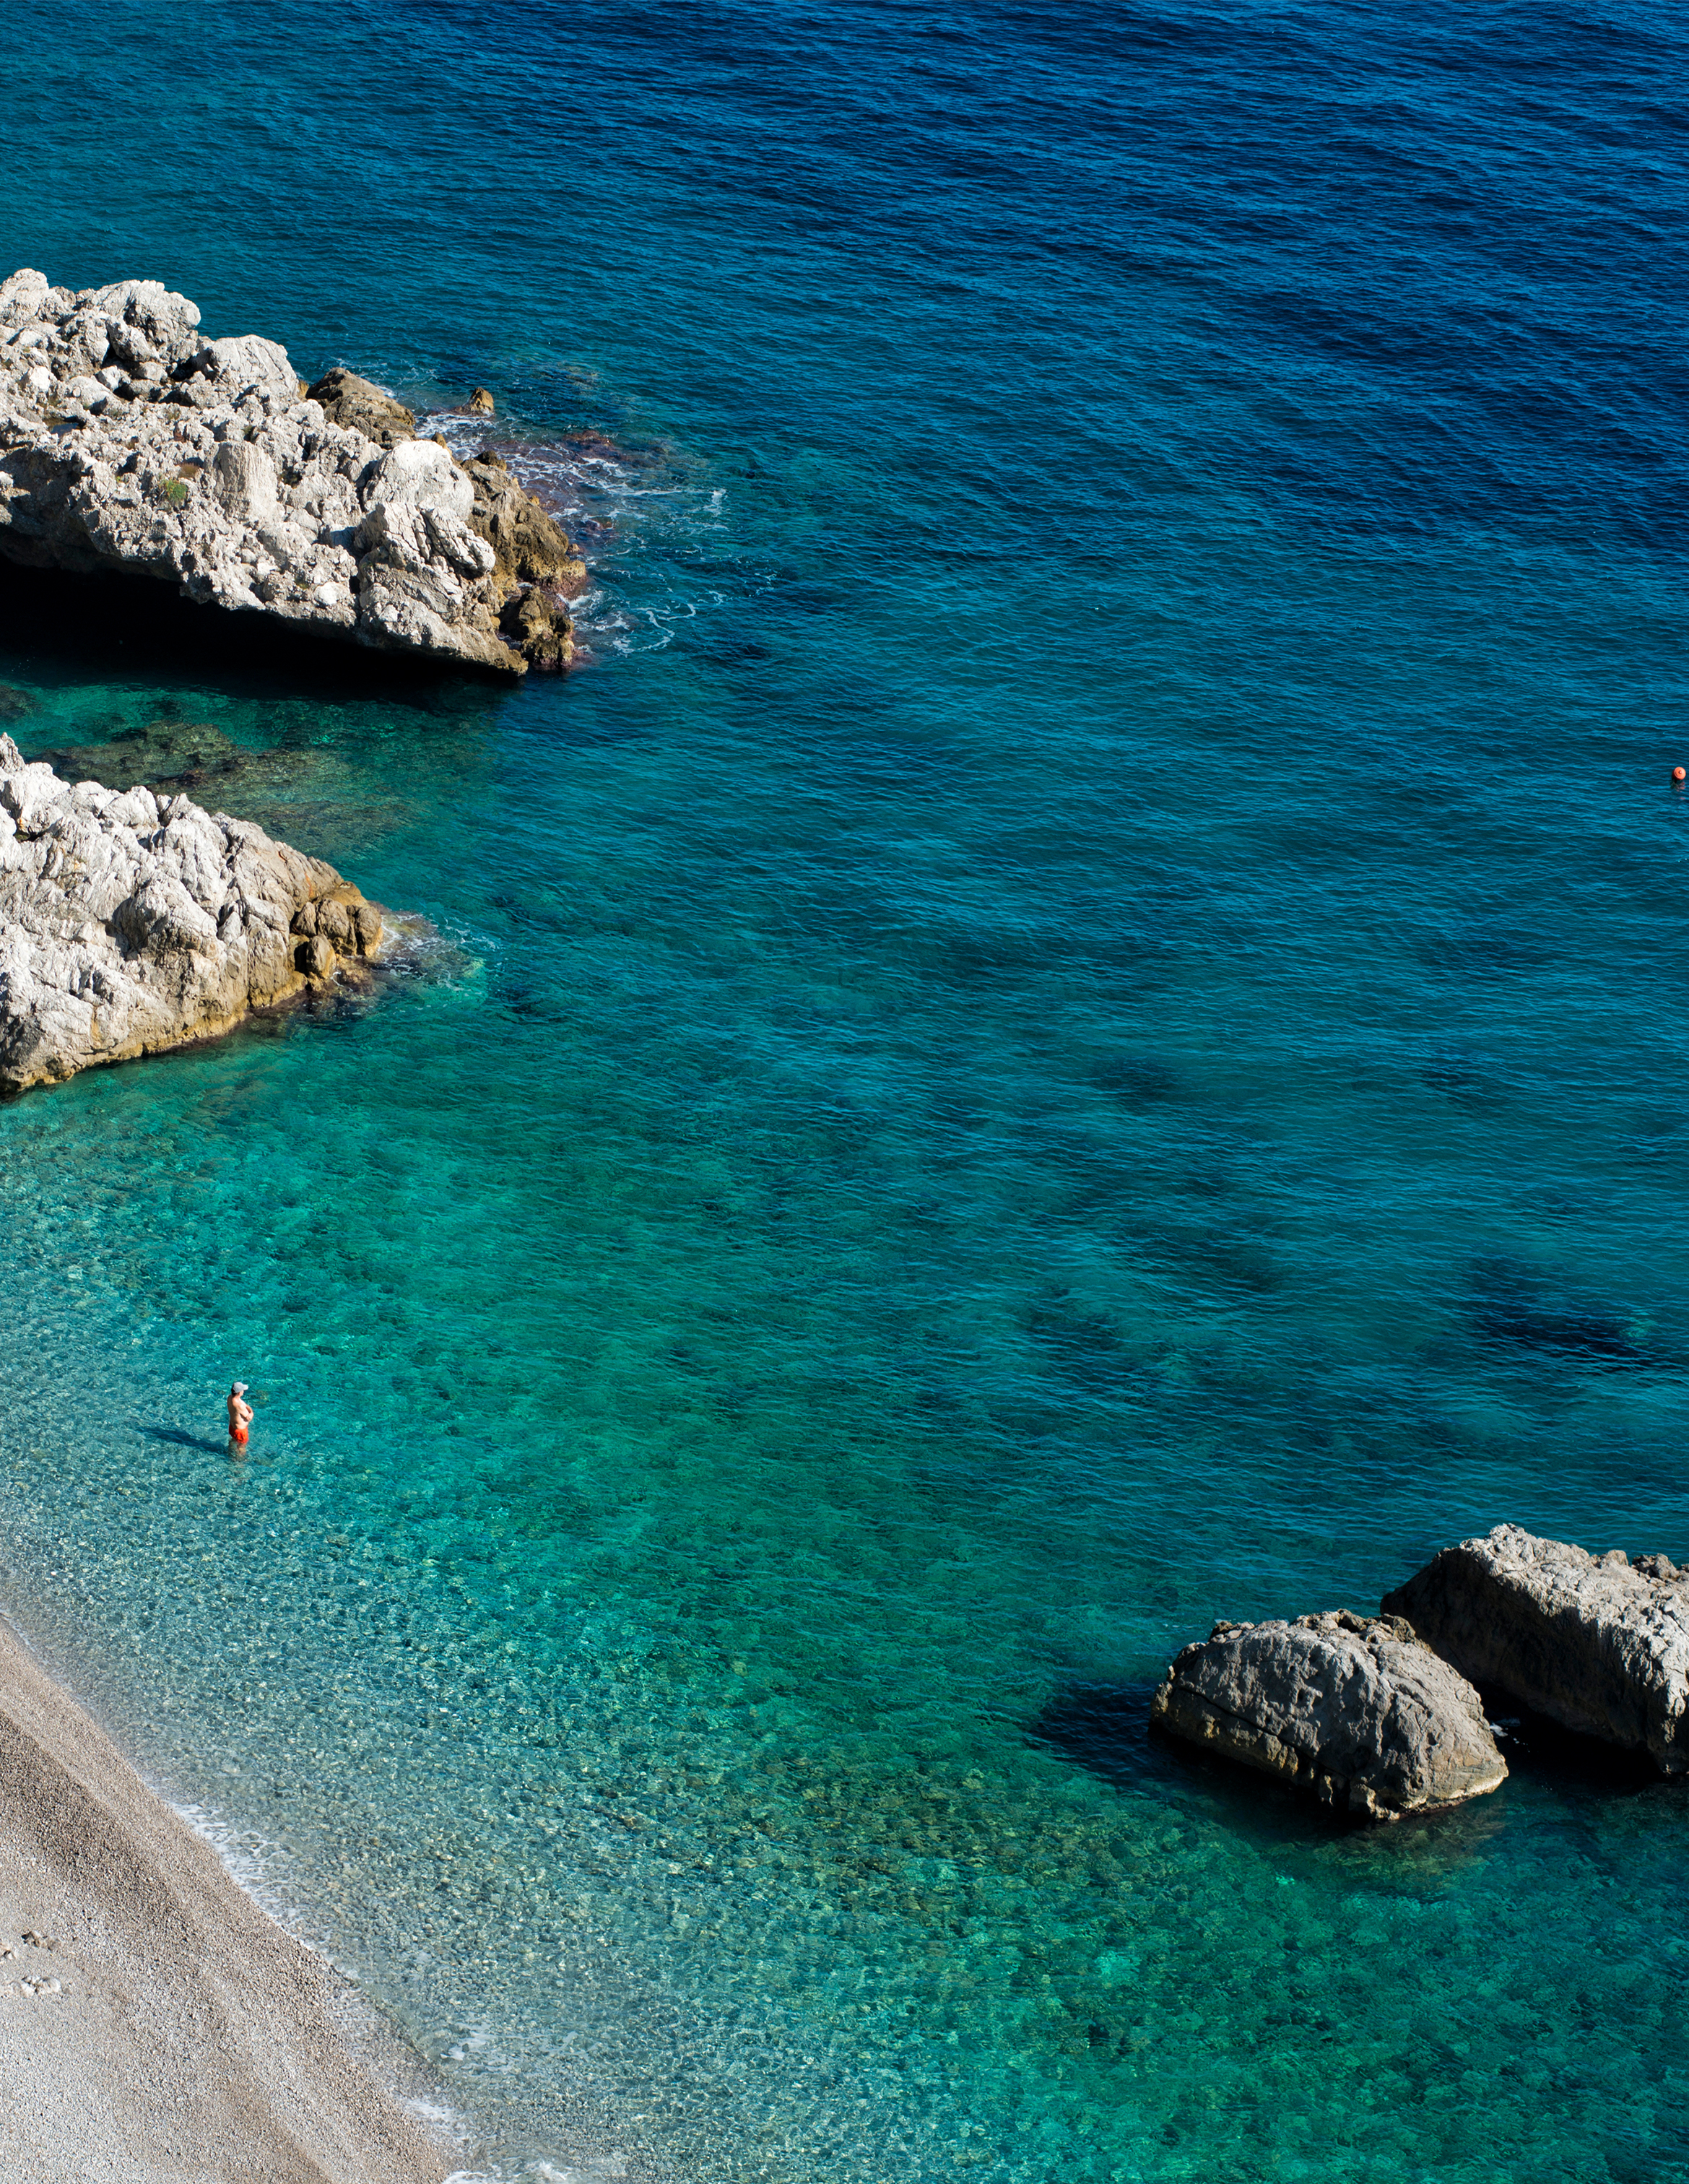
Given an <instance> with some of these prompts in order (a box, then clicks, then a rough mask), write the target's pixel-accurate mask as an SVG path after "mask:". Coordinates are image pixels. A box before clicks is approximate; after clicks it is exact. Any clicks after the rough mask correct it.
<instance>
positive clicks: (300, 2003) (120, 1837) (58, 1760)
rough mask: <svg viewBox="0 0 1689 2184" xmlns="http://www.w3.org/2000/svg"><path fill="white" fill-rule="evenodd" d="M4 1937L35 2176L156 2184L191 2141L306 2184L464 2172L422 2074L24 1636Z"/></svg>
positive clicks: (2, 1877) (12, 2038)
mask: <svg viewBox="0 0 1689 2184" xmlns="http://www.w3.org/2000/svg"><path fill="white" fill-rule="evenodd" d="M5 1621H6V1623H7V1624H10V1623H11V1619H10V1617H9V1616H8V1617H6V1618H5ZM7 1914H10V1915H9V1917H8V1916H7ZM0 1922H3V1925H9V1926H13V1927H14V1928H15V1929H16V1931H12V1932H6V1931H3V1925H0V1942H3V1943H4V1945H5V1954H4V1958H3V1959H0V2040H3V2043H4V2046H5V2048H7V2050H8V2055H7V2064H6V2074H7V2086H8V2105H9V2110H10V2122H9V2126H8V2153H11V2154H13V2155H14V2157H15V2156H20V2155H22V2156H25V2157H26V2158H31V2159H34V2160H35V2161H36V2163H37V2164H38V2165H41V2167H42V2173H43V2174H53V2175H57V2174H59V2173H60V2171H61V2170H69V2169H70V2168H71V2167H73V2166H74V2168H75V2173H76V2174H77V2175H78V2176H87V2177H90V2178H98V2179H103V2178H104V2177H105V2176H107V2175H108V2174H111V2175H114V2176H115V2175H119V2174H120V2175H121V2176H124V2177H133V2178H136V2179H137V2181H138V2184H148V2180H151V2179H153V2178H158V2179H163V2178H164V2177H166V2176H170V2177H174V2176H177V2175H178V2174H180V2160H179V2156H180V2154H181V2152H183V2151H184V2150H185V2149H184V2148H183V2145H182V2142H183V2140H184V2138H186V2139H187V2140H188V2141H190V2142H192V2146H193V2148H194V2149H195V2151H196V2153H197V2154H198V2157H199V2159H201V2160H202V2161H205V2162H207V2163H208V2164H210V2163H215V2164H216V2165H223V2164H228V2165H231V2168H232V2169H233V2170H235V2171H236V2172H238V2173H244V2171H245V2170H247V2169H248V2168H250V2167H252V2166H253V2165H263V2167H264V2173H265V2174H266V2175H270V2176H276V2177H277V2178H281V2177H287V2178H298V2179H300V2180H302V2184H303V2180H304V2179H306V2178H310V2179H318V2178H321V2180H323V2184H439V2180H441V2179H442V2178H443V2177H444V2176H445V2174H446V2172H447V2170H448V2169H449V2168H454V2167H456V2166H458V2164H457V2162H456V2161H455V2160H454V2159H453V2158H451V2149H450V2148H449V2141H448V2140H447V2139H446V2138H445V2137H443V2135H442V2131H441V2128H440V2126H441V2125H442V2124H443V2123H444V2122H445V2121H446V2120H447V2117H446V2112H445V2111H444V2110H443V2108H442V2106H441V2104H440V2103H438V2100H437V2099H432V2098H430V2096H431V2094H432V2092H433V2088H432V2084H431V2081H429V2079H428V2077H427V2075H426V2073H425V2072H424V2071H423V2070H421V2067H420V2065H419V2064H418V2063H417V2061H416V2059H415V2058H414V2057H412V2056H410V2054H409V2053H407V2052H405V2051H404V2049H403V2048H401V2046H400V2044H399V2042H397V2041H396V2040H395V2039H394V2038H393V2036H391V2034H390V2033H389V2032H388V2031H387V2028H386V2027H385V2026H384V2025H383V2024H382V2022H381V2020H379V2019H378V2018H377V2017H376V2015H375V2014H374V2013H372V2012H371V2011H369V2010H368V2009H367V2008H365V2007H364V2006H362V2005H361V2004H360V2001H359V1998H358V1997H357V1996H356V1994H355V1990H354V1988H353V1986H352V1985H351V1984H350V1982H348V1981H344V1980H342V1979H338V1978H337V1977H336V1976H335V1975H333V1974H332V1972H331V1970H329V1968H328V1966H327V1965H326V1964H325V1963H324V1962H323V1960H322V1959H321V1957H320V1956H318V1955H317V1954H316V1953H315V1952H313V1951H310V1950H309V1949H308V1948H306V1947H304V1945H303V1944H302V1943H301V1942H299V1941H298V1938H297V1937H296V1936H293V1934H291V1933H289V1932H288V1931H287V1929H286V1928H285V1927H284V1926H283V1925H281V1924H279V1923H278V1922H277V1921H276V1919H274V1918H273V1917H271V1916H270V1914H269V1913H267V1912H266V1911H265V1909H264V1908H262V1906H261V1905H260V1904H259V1903H258V1902H257V1900H256V1899H255V1898H254V1896H253V1895H252V1894H251V1893H250V1892H248V1891H246V1890H243V1889H242V1888H241V1887H239V1886H238V1885H237V1881H236V1880H235V1879H234V1877H233V1876H232V1875H231V1873H230V1872H229V1869H228V1867H227V1864H226V1861H225V1860H223V1859H221V1858H219V1856H218V1854H217V1852H216V1850H215V1847H214V1845H213V1844H212V1843H211V1842H210V1841H209V1840H207V1838H206V1836H205V1835H204V1834H203V1832H201V1831H199V1830H195V1829H194V1828H193V1827H192V1825H190V1824H189V1822H188V1821H187V1819H185V1818H184V1817H183V1815H181V1814H180V1813H178V1812H176V1810H174V1809H173V1808H171V1807H170V1806H169V1805H168V1804H166V1803H164V1802H163V1801H162V1800H161V1799H160V1798H159V1797H158V1795H157V1793H156V1792H155V1791H153V1789H152V1788H151V1787H150V1786H148V1784H147V1783H146V1782H145V1780H143V1779H142V1776H141V1775H139V1774H137V1772H136V1771H135V1770H134V1769H133V1768H132V1767H131V1765H130V1764H129V1763H128V1762H127V1760H125V1758H123V1757H122V1755H121V1754H120V1752H119V1751H118V1750H117V1749H116V1747H114V1745H113V1744H112V1743H111V1741H110V1740H109V1738H108V1737H107V1736H106V1735H105V1733H104V1732H103V1730H101V1729H100V1728H99V1727H98V1724H96V1723H95V1721H94V1720H93V1719H92V1717H91V1716H90V1715H89V1714H88V1713H86V1710H85V1709H84V1708H81V1706H80V1705H79V1704H78V1703H77V1702H76V1701H75V1699H74V1698H73V1697H71V1695H70V1692H69V1691H67V1690H66V1689H65V1688H64V1685H62V1684H61V1683H59V1681H58V1680H55V1679H54V1678H53V1677H52V1676H51V1675H49V1674H47V1670H46V1669H44V1668H43V1667H42V1664H41V1663H40V1661H39V1660H38V1659H37V1658H36V1656H35V1654H34V1652H33V1650H32V1649H31V1647H30V1646H28V1644H27V1643H26V1642H25V1640H24V1639H23V1638H22V1637H21V1636H20V1635H18V1633H17V1631H16V1628H15V1626H13V1627H10V1628H0ZM67 2101H68V2102H69V2103H70V2104H72V2106H73V2108H74V2111H75V2114H74V2120H73V2121H72V2122H71V2123H70V2126H69V2129H68V2131H67V2128H66V2126H65V2124H64V2121H63V2120H62V2117H63V2110H64V2105H65V2103H67ZM425 2117H426V2118H427V2119H428V2122H427V2123H426V2125H425V2123H424V2122H423V2119H424V2118H425ZM114 2164H115V2165H118V2166H114Z"/></svg>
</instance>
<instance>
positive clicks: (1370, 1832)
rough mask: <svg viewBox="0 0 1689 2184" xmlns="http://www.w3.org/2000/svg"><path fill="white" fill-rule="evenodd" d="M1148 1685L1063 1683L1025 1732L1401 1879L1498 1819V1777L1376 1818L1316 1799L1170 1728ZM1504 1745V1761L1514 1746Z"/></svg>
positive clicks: (1066, 1754) (1265, 1837)
mask: <svg viewBox="0 0 1689 2184" xmlns="http://www.w3.org/2000/svg"><path fill="white" fill-rule="evenodd" d="M1156 1691H1157V1685H1156V1684H1155V1683H1151V1682H1131V1683H1122V1684H1096V1683H1079V1682H1075V1683H1071V1684H1068V1685H1066V1686H1064V1688H1062V1690H1061V1691H1057V1692H1056V1694H1055V1696H1054V1697H1052V1698H1051V1700H1050V1702H1048V1704H1047V1705H1046V1706H1045V1708H1044V1711H1043V1713H1041V1714H1040V1716H1039V1717H1038V1719H1037V1721H1036V1722H1035V1723H1034V1724H1033V1726H1032V1728H1031V1730H1029V1731H1028V1741H1029V1742H1031V1743H1032V1744H1034V1745H1035V1746H1037V1747H1040V1748H1041V1749H1042V1750H1044V1751H1045V1752H1052V1753H1054V1754H1055V1755H1056V1757H1057V1758H1062V1759H1065V1760H1067V1761H1069V1762H1071V1763H1073V1764H1074V1765H1075V1766H1079V1767H1082V1768H1083V1769H1084V1770H1085V1772H1086V1773H1087V1774H1090V1775H1095V1777H1097V1779H1098V1780H1101V1781H1104V1782H1106V1783H1108V1784H1109V1785H1110V1786H1112V1788H1114V1789H1117V1790H1119V1791H1125V1792H1135V1793H1136V1794H1137V1795H1139V1796H1140V1797H1153V1798H1155V1799H1156V1800H1157V1802H1163V1803H1165V1804H1167V1805H1168V1807H1169V1808H1176V1807H1181V1806H1182V1807H1184V1808H1185V1809H1186V1810H1189V1809H1190V1808H1191V1807H1192V1805H1193V1804H1195V1805H1196V1806H1198V1807H1200V1808H1201V1810H1202V1812H1203V1814H1204V1815H1205V1817H1206V1818H1207V1819H1209V1820H1211V1821H1212V1822H1213V1823H1214V1824H1215V1825H1217V1826H1218V1827H1222V1828H1224V1829H1225V1830H1227V1831H1228V1832H1229V1833H1230V1834H1233V1835H1235V1836H1239V1837H1240V1838H1242V1839H1243V1840H1245V1841H1248V1842H1250V1843H1251V1844H1253V1846H1254V1847H1256V1848H1257V1849H1258V1850H1262V1851H1272V1852H1277V1853H1282V1852H1284V1851H1285V1850H1286V1849H1290V1848H1294V1847H1297V1846H1302V1847H1307V1848H1309V1849H1311V1850H1319V1849H1321V1848H1322V1847H1324V1848H1325V1849H1328V1850H1329V1849H1332V1848H1341V1850H1342V1851H1343V1853H1345V1854H1346V1855H1352V1856H1357V1857H1363V1858H1367V1859H1368V1861H1370V1862H1373V1863H1375V1862H1376V1861H1377V1860H1379V1859H1382V1860H1384V1861H1385V1864H1384V1865H1383V1866H1382V1867H1381V1868H1380V1871H1381V1872H1382V1873H1384V1874H1385V1875H1386V1876H1389V1875H1396V1877H1397V1878H1399V1879H1400V1880H1402V1883H1403V1884H1404V1885H1407V1884H1408V1883H1410V1882H1417V1881H1421V1880H1437V1879H1440V1878H1441V1876H1442V1875H1444V1874H1445V1873H1446V1872H1447V1870H1449V1869H1451V1868H1452V1867H1456V1866H1459V1865H1462V1864H1464V1863H1466V1861H1467V1860H1468V1859H1469V1858H1470V1857H1472V1856H1473V1855H1474V1853H1476V1851H1477V1849H1478V1848H1479V1847H1480V1844H1481V1843H1482V1842H1483V1841H1484V1840H1485V1839H1486V1837H1487V1836H1489V1835H1491V1834H1492V1833H1493V1832H1494V1831H1495V1829H1496V1828H1497V1826H1499V1825H1502V1819H1501V1814H1500V1810H1499V1805H1498V1800H1499V1798H1500V1797H1504V1796H1505V1794H1506V1785H1505V1784H1503V1785H1502V1790H1501V1791H1499V1792H1497V1794H1496V1795H1495V1796H1492V1797H1486V1798H1480V1799H1475V1800H1474V1801H1473V1802H1471V1803H1469V1804H1465V1805H1455V1806H1448V1807H1431V1808H1427V1809H1426V1810H1424V1811H1421V1812H1413V1813H1407V1814H1402V1817H1401V1818H1400V1819H1397V1820H1396V1821H1395V1822H1394V1823H1393V1824H1392V1825H1391V1826H1389V1827H1380V1826H1379V1825H1377V1824H1376V1823H1375V1822H1374V1821H1371V1820H1368V1819H1367V1818H1366V1817H1365V1816H1364V1815H1363V1814H1357V1813H1352V1812H1349V1811H1347V1810H1346V1809H1344V1808H1341V1807H1337V1806H1333V1805H1328V1804H1324V1803H1322V1802H1321V1801H1320V1799H1319V1798H1318V1797H1317V1796H1316V1795H1315V1794H1314V1792H1313V1791H1312V1790H1307V1789H1299V1788H1297V1787H1296V1786H1295V1785H1293V1784H1291V1783H1288V1782H1282V1781H1279V1780H1274V1777H1272V1776H1271V1775H1263V1774H1257V1773H1256V1772H1255V1771H1254V1770H1252V1769H1250V1768H1247V1767H1244V1766H1240V1764H1238V1763H1236V1762H1235V1761H1234V1760H1229V1759H1225V1758H1221V1757H1219V1756H1218V1754H1215V1753H1211V1752H1203V1751H1201V1750H1198V1749H1197V1748H1196V1747H1194V1746H1191V1745H1188V1744H1185V1743H1183V1742H1181V1741H1179V1739H1178V1738H1177V1737H1173V1736H1168V1735H1167V1734H1166V1732H1165V1731H1164V1730H1159V1729H1157V1728H1156V1727H1155V1726H1154V1724H1153V1723H1152V1722H1151V1702H1152V1701H1153V1699H1154V1697H1155V1694H1156ZM1504 1749H1505V1750H1506V1752H1507V1753H1508V1760H1509V1763H1511V1760H1512V1753H1513V1747H1512V1746H1511V1745H1508V1746H1507V1747H1504Z"/></svg>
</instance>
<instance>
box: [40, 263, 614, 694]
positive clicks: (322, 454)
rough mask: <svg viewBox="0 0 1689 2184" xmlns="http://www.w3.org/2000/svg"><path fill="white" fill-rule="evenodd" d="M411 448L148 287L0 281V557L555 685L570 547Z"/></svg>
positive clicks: (186, 305)
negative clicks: (127, 576) (145, 586)
mask: <svg viewBox="0 0 1689 2184" xmlns="http://www.w3.org/2000/svg"><path fill="white" fill-rule="evenodd" d="M0 557H4V558H5V559H7V560H12V561H14V562H19V563H22V564H24V565H26V566H29V567H32V568H39V569H54V570H62V571H70V572H73V573H80V574H87V573H92V572H94V571H100V570H111V571H126V572H129V573H131V574H138V575H142V576H148V577H156V578H161V579H163V580H164V582H170V583H173V584H175V585H176V586H177V587H178V588H179V589H180V590H181V592H182V593H184V594H185V595H186V596H187V598H188V599H192V600H195V601H197V602H198V603H200V604H203V605H207V606H215V607H220V608H222V609H223V610H226V611H227V612H231V613H241V614H248V615H254V616H264V617H266V618H268V619H270V621H279V622H284V623H291V624H295V625H298V627H301V628H302V629H305V630H309V631H311V632H316V633H318V634H320V635H322V636H326V637H331V638H339V639H342V640H343V641H345V642H348V643H355V644H360V645H365V646H368V647H371V648H373V649H376V650H385V651H391V652H397V653H406V654H410V655H413V656H418V657H421V658H423V659H426V660H438V661H441V662H443V663H444V662H456V663H460V664H464V665H467V666H475V667H481V668H491V669H495V670H498V671H501V672H504V673H509V674H514V675H520V674H523V673H525V672H526V671H527V669H528V668H529V667H530V666H535V667H542V668H559V667H562V666H566V665H567V664H568V662H569V660H570V659H571V657H572V654H573V649H574V648H573V640H572V637H571V629H570V622H569V617H568V615H567V613H566V611H565V610H564V609H563V607H562V605H561V600H562V598H563V597H564V595H566V593H571V592H572V591H574V590H577V589H578V588H579V586H580V582H581V580H582V577H583V565H582V562H581V560H580V557H579V555H578V554H577V552H576V549H575V547H574V545H573V543H571V540H570V539H569V538H568V536H567V534H566V532H564V531H563V530H562V528H561V527H560V526H559V525H558V524H557V522H556V521H555V520H554V518H553V517H552V516H551V515H549V514H548V513H547V512H546V510H544V509H543V507H541V505H540V504H539V503H538V501H537V500H535V499H533V497H532V494H530V493H528V492H527V489H526V488H525V487H523V486H522V485H521V483H520V482H519V481H518V480H517V479H516V477H515V476H512V475H511V473H510V471H507V470H506V469H505V468H504V465H503V464H502V462H501V461H500V460H499V458H497V457H496V456H493V455H492V454H482V456H480V457H477V459H476V460H473V461H472V462H471V463H470V464H468V465H465V464H461V463H460V462H458V461H457V460H455V459H454V457H453V455H452V454H450V453H449V450H448V449H447V448H445V447H444V446H443V444H442V443H439V442H438V441H434V440H423V439H418V438H416V437H415V417H414V416H413V415H412V414H411V412H410V410H408V409H406V408H405V407H404V404H402V403H399V402H397V401H395V400H394V399H393V397H392V396H390V395H387V394H386V393H383V392H382V389H381V388H379V387H375V386H373V385H371V382H369V381H367V380H361V379H360V378H358V377H357V376H356V375H355V374H354V373H352V372H349V371H348V370H344V369H343V368H341V367H337V368H336V369H335V370H332V371H331V372H329V373H327V374H326V376H324V377H323V378H321V379H320V380H319V381H318V382H316V384H315V386H314V387H311V388H310V389H309V391H307V389H306V387H305V386H304V382H302V381H301V380H300V379H299V378H298V376H297V375H296V373H295V371H294V369H293V365H292V364H291V363H290V362H289V360H288V357H287V351H286V350H285V349H284V348H281V346H280V345H279V344H278V343H275V342H273V341H270V340H267V339H265V337H263V336H261V335H258V334H240V335H236V336H233V337H224V338H222V339H220V340H215V341H208V340H206V339H205V338H204V337H203V336H202V335H201V333H200V331H199V309H198V305H197V304H193V303H192V302H190V301H189V299H188V298H187V297H186V296H181V295H177V294H176V293H175V292H172V291H171V290H169V289H166V288H164V287H162V286H161V285H160V284H159V282H158V281H117V282H114V283H113V284H112V285H111V286H109V287H103V288H87V289H83V290H81V291H80V292H75V293H73V292H71V291H70V290H69V289H67V288H55V287H52V286H51V285H50V284H49V283H48V281H47V277H46V276H45V275H44V274H42V273H38V272H36V271H34V270H31V269H28V268H25V270H22V271H20V272H17V273H14V274H13V275H12V276H10V278H9V279H8V280H6V281H0Z"/></svg>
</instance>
